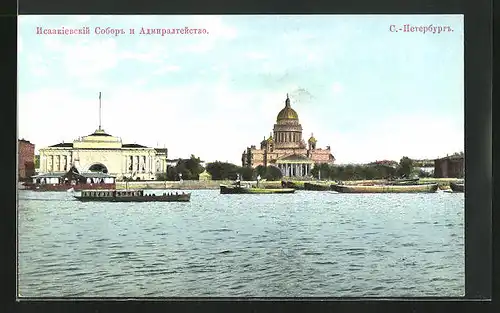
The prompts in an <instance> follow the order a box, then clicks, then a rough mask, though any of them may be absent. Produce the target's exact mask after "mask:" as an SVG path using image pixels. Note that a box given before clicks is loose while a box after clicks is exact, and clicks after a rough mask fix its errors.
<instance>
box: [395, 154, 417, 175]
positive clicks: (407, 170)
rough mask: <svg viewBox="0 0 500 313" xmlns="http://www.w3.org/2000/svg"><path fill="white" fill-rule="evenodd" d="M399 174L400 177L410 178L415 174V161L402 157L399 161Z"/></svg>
mask: <svg viewBox="0 0 500 313" xmlns="http://www.w3.org/2000/svg"><path fill="white" fill-rule="evenodd" d="M397 173H398V176H400V177H410V176H411V174H412V173H413V160H412V159H410V158H409V157H406V156H404V157H402V158H401V160H400V161H399V166H398V171H397Z"/></svg>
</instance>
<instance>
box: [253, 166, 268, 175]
mask: <svg viewBox="0 0 500 313" xmlns="http://www.w3.org/2000/svg"><path fill="white" fill-rule="evenodd" d="M254 171H255V177H257V176H259V175H260V177H264V176H265V175H266V167H265V166H264V165H259V166H257V167H256V168H255V170H254Z"/></svg>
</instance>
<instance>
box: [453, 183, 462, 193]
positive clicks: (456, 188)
mask: <svg viewBox="0 0 500 313" xmlns="http://www.w3.org/2000/svg"><path fill="white" fill-rule="evenodd" d="M450 188H451V190H453V192H465V184H464V183H461V184H460V183H454V182H450Z"/></svg>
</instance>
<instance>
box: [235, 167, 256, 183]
mask: <svg viewBox="0 0 500 313" xmlns="http://www.w3.org/2000/svg"><path fill="white" fill-rule="evenodd" d="M238 173H239V174H240V175H241V179H242V180H253V179H254V178H255V177H254V176H256V175H254V174H255V171H254V169H253V168H251V167H250V166H244V167H240V168H239V169H238Z"/></svg>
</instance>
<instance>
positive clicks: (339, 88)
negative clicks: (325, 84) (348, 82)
mask: <svg viewBox="0 0 500 313" xmlns="http://www.w3.org/2000/svg"><path fill="white" fill-rule="evenodd" d="M331 90H332V93H333V94H339V93H341V92H342V91H343V90H344V89H343V87H342V84H340V83H339V82H334V83H333V84H332V86H331Z"/></svg>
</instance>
